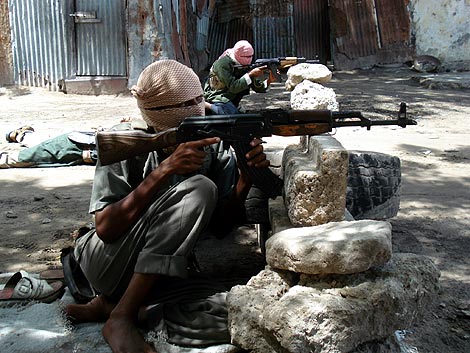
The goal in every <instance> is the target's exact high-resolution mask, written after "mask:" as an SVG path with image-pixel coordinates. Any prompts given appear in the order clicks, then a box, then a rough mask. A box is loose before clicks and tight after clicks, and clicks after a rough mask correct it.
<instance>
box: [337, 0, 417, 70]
mask: <svg viewBox="0 0 470 353" xmlns="http://www.w3.org/2000/svg"><path fill="white" fill-rule="evenodd" d="M408 1H409V0H390V1H388V2H385V1H379V0H330V18H331V29H332V38H333V39H332V48H333V62H334V65H335V67H336V68H338V69H351V68H360V67H368V66H372V65H375V64H389V63H397V62H403V61H406V60H410V58H411V57H412V55H413V52H414V48H413V46H412V45H411V44H410V37H411V32H410V17H409V13H408V11H407V4H408Z"/></svg>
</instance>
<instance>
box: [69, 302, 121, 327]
mask: <svg viewBox="0 0 470 353" xmlns="http://www.w3.org/2000/svg"><path fill="white" fill-rule="evenodd" d="M115 306H116V304H114V303H111V302H109V301H108V300H107V299H106V298H105V297H104V296H103V295H99V296H97V297H95V298H93V299H92V300H91V301H90V302H88V303H86V304H69V305H67V306H66V307H65V315H66V316H67V318H68V319H69V320H70V321H71V322H72V323H74V324H78V323H81V322H104V321H106V320H108V318H109V315H110V314H111V311H113V309H114V307H115Z"/></svg>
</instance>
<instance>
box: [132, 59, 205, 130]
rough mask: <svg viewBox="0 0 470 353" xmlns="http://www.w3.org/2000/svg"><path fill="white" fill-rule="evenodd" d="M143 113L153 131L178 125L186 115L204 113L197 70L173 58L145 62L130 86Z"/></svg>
mask: <svg viewBox="0 0 470 353" xmlns="http://www.w3.org/2000/svg"><path fill="white" fill-rule="evenodd" d="M131 93H132V95H133V96H134V97H136V98H137V105H138V107H139V108H140V111H141V113H142V117H143V119H144V120H145V122H146V123H147V125H149V126H152V127H153V128H154V129H155V130H156V131H163V130H166V129H169V128H173V127H176V126H178V125H179V123H180V122H181V121H182V120H183V119H184V118H186V117H188V116H199V115H204V112H205V108H204V99H203V97H202V93H203V92H202V86H201V83H200V81H199V77H198V76H197V75H196V73H195V72H194V71H193V70H192V69H190V68H189V67H187V66H186V65H183V64H181V63H179V62H177V61H175V60H159V61H156V62H154V63H152V64H150V65H149V66H147V67H146V68H145V69H144V70H143V71H142V73H141V74H140V76H139V79H138V81H137V85H135V86H133V87H132V88H131Z"/></svg>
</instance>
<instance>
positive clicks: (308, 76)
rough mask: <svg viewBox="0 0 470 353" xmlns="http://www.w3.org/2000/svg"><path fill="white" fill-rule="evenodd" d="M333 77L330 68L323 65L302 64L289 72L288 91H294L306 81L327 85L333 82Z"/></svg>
mask: <svg viewBox="0 0 470 353" xmlns="http://www.w3.org/2000/svg"><path fill="white" fill-rule="evenodd" d="M332 76H333V74H332V72H331V71H330V69H328V67H326V66H325V65H323V64H309V63H301V64H297V65H294V66H292V67H291V68H289V70H287V80H286V84H285V85H286V89H287V90H288V91H292V90H293V89H294V88H295V87H296V86H297V85H298V84H299V83H301V82H302V81H304V80H309V81H311V82H316V83H320V84H325V83H328V82H330V81H331V77H332Z"/></svg>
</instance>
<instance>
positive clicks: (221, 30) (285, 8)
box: [207, 0, 330, 63]
mask: <svg viewBox="0 0 470 353" xmlns="http://www.w3.org/2000/svg"><path fill="white" fill-rule="evenodd" d="M328 24H329V18H328V0H288V1H286V0H284V1H283V0H276V1H268V0H236V1H225V2H223V3H221V4H220V5H219V6H217V8H216V14H215V15H214V16H213V17H212V18H211V22H210V29H209V37H208V44H207V46H208V48H209V50H210V54H209V63H212V62H213V61H214V60H216V59H217V57H218V56H219V55H220V54H221V53H222V52H223V51H224V50H225V49H226V48H229V47H231V46H233V44H235V42H236V41H238V40H240V39H246V40H248V41H250V42H251V43H252V44H253V47H254V49H255V57H256V58H271V57H280V56H304V57H307V58H309V59H313V58H315V57H319V58H320V59H322V60H323V61H324V62H326V61H327V60H328V59H330V48H329V42H330V40H329V26H328Z"/></svg>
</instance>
